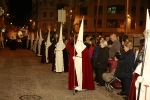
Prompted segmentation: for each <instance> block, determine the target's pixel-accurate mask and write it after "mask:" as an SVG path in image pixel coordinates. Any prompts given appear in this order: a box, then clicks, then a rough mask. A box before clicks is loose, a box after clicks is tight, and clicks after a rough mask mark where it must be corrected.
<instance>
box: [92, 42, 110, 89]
mask: <svg viewBox="0 0 150 100" xmlns="http://www.w3.org/2000/svg"><path fill="white" fill-rule="evenodd" d="M108 55H109V53H108V48H107V47H106V45H105V44H104V40H103V41H101V43H100V49H99V53H98V55H97V57H96V60H95V62H94V64H93V67H94V68H95V74H96V77H97V82H98V84H97V85H98V86H104V85H105V82H104V80H103V78H102V74H103V73H104V72H106V70H107V65H108V62H107V60H108Z"/></svg>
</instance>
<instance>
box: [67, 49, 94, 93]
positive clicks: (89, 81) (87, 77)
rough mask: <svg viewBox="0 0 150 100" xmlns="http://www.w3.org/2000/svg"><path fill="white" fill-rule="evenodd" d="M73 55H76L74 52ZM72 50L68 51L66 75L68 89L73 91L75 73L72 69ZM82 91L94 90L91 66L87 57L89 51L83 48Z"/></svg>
mask: <svg viewBox="0 0 150 100" xmlns="http://www.w3.org/2000/svg"><path fill="white" fill-rule="evenodd" d="M75 55H77V53H76V52H75ZM75 55H74V48H72V49H71V51H70V58H69V73H68V89H69V90H73V89H74V86H77V85H78V84H77V78H76V74H75V73H76V72H75V70H74V69H75V68H74V60H73V56H75ZM82 73H83V74H82V77H83V81H82V89H87V90H95V85H94V80H93V72H92V66H91V61H90V56H89V51H88V49H87V48H85V49H84V50H83V51H82ZM74 80H75V81H74Z"/></svg>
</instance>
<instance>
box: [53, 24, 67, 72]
mask: <svg viewBox="0 0 150 100" xmlns="http://www.w3.org/2000/svg"><path fill="white" fill-rule="evenodd" d="M65 47H66V46H65V44H64V43H63V39H62V24H61V27H60V35H59V41H58V42H57V44H56V48H55V68H56V70H55V71H56V72H63V71H64V59H63V50H64V49H65Z"/></svg>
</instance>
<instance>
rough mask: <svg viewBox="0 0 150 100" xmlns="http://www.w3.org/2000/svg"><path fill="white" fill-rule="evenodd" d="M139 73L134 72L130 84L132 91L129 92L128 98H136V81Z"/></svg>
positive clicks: (133, 99) (130, 99)
mask: <svg viewBox="0 0 150 100" xmlns="http://www.w3.org/2000/svg"><path fill="white" fill-rule="evenodd" d="M138 76H139V74H137V73H134V75H133V77H132V82H131V86H130V93H129V98H128V100H136V87H135V82H136V80H137V78H138Z"/></svg>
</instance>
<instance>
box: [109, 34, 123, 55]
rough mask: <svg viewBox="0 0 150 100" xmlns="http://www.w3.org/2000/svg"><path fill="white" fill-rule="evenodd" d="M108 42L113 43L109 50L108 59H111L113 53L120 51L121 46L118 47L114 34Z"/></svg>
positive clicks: (118, 43)
mask: <svg viewBox="0 0 150 100" xmlns="http://www.w3.org/2000/svg"><path fill="white" fill-rule="evenodd" d="M110 40H111V41H112V42H113V44H112V45H111V47H110V48H109V58H113V57H114V55H115V53H116V52H118V51H120V47H121V45H120V42H119V40H118V39H117V36H116V34H111V35H110Z"/></svg>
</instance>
